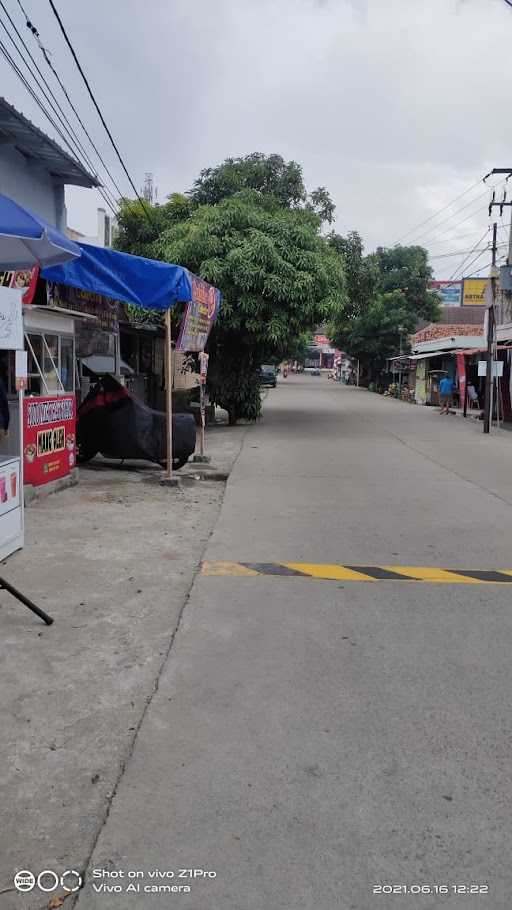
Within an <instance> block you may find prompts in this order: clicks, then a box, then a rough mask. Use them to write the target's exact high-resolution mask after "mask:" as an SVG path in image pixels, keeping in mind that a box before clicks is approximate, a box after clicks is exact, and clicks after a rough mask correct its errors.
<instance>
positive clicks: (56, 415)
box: [23, 395, 76, 486]
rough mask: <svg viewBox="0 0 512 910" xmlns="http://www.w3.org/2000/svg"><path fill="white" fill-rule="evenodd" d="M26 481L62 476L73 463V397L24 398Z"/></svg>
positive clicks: (50, 479) (74, 422) (47, 479)
mask: <svg viewBox="0 0 512 910" xmlns="http://www.w3.org/2000/svg"><path fill="white" fill-rule="evenodd" d="M23 429H24V447H23V456H24V472H25V483H27V484H33V485H34V486H40V485H41V484H44V483H49V482H50V481H52V480H58V479H59V478H60V477H65V476H66V475H67V474H69V473H70V471H71V470H72V469H73V468H74V467H75V463H76V405H75V396H74V395H66V396H62V397H54V398H26V399H25V401H24V410H23Z"/></svg>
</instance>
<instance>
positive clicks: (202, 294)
mask: <svg viewBox="0 0 512 910" xmlns="http://www.w3.org/2000/svg"><path fill="white" fill-rule="evenodd" d="M190 283H191V286H192V300H190V301H189V302H188V303H187V308H186V310H185V315H184V317H183V319H182V322H181V328H180V334H179V336H178V341H177V342H176V350H177V351H192V352H194V353H197V352H198V351H204V348H205V345H206V342H207V341H208V335H209V334H210V331H211V328H212V325H213V323H214V322H215V320H216V318H217V313H218V312H219V306H220V291H218V290H217V288H214V287H213V285H211V284H208V282H207V281H203V280H202V278H198V277H197V275H191V276H190Z"/></svg>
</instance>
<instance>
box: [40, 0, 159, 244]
mask: <svg viewBox="0 0 512 910" xmlns="http://www.w3.org/2000/svg"><path fill="white" fill-rule="evenodd" d="M48 2H49V4H50V6H51V8H52V12H53V14H54V16H55V18H56V20H57V22H58V24H59V27H60V30H61V32H62V34H63V36H64V40H65V41H66V44H67V46H68V47H69V50H70V52H71V55H72V57H73V60H74V61H75V64H76V66H77V68H78V71H79V73H80V75H81V77H82V79H83V81H84V84H85V87H86V89H87V91H88V93H89V96H90V98H91V101H92V103H93V104H94V107H95V108H96V111H97V113H98V116H99V118H100V120H101V122H102V124H103V127H104V129H105V132H106V133H107V136H108V138H109V139H110V142H111V143H112V146H113V148H114V151H115V153H116V155H117V157H118V158H119V161H120V163H121V167H122V168H123V171H124V172H125V174H126V176H127V178H128V181H129V183H130V186H131V188H132V190H133V192H134V193H135V195H136V197H137V199H138V200H139V202H140V204H141V206H142V209H143V211H144V214H145V215H146V218H147V219H148V221H149V223H150V224H151V226H152V227H154V226H155V225H154V222H153V220H152V218H151V216H150V213H149V210H148V208H147V206H146V203H145V201H144V200H143V199H142V198H141V196H140V194H139V192H138V190H137V187H136V186H135V184H134V182H133V180H132V178H131V176H130V173H129V171H128V168H127V167H126V164H125V163H124V160H123V158H122V156H121V152H120V151H119V149H118V147H117V145H116V142H115V140H114V137H113V136H112V133H111V132H110V130H109V128H108V126H107V122H106V120H105V118H104V116H103V114H102V112H101V109H100V106H99V104H98V102H97V101H96V98H95V96H94V93H93V91H92V89H91V86H90V85H89V81H88V79H87V76H86V75H85V73H84V71H83V69H82V66H81V64H80V61H79V59H78V57H77V54H76V51H75V49H74V47H73V45H72V43H71V41H70V39H69V37H68V34H67V32H66V29H65V28H64V25H63V22H62V19H61V17H60V15H59V12H58V10H57V8H56V6H55V3H54V2H53V0H48Z"/></svg>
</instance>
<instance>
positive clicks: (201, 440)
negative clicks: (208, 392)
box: [199, 382, 205, 458]
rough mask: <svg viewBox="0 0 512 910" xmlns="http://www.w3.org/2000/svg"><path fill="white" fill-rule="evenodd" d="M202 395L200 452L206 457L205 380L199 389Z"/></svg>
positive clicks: (202, 456)
mask: <svg viewBox="0 0 512 910" xmlns="http://www.w3.org/2000/svg"><path fill="white" fill-rule="evenodd" d="M199 396H200V411H201V430H200V433H199V454H200V455H201V458H204V423H205V388H204V382H202V383H201V386H200V389H199Z"/></svg>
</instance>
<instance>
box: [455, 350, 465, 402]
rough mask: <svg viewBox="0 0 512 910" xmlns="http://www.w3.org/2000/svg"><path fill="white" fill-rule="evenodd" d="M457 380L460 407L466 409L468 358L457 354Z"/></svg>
mask: <svg viewBox="0 0 512 910" xmlns="http://www.w3.org/2000/svg"><path fill="white" fill-rule="evenodd" d="M455 359H456V361H457V379H458V380H459V407H461V408H463V407H464V401H465V400H466V358H465V357H464V354H456V355H455Z"/></svg>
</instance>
